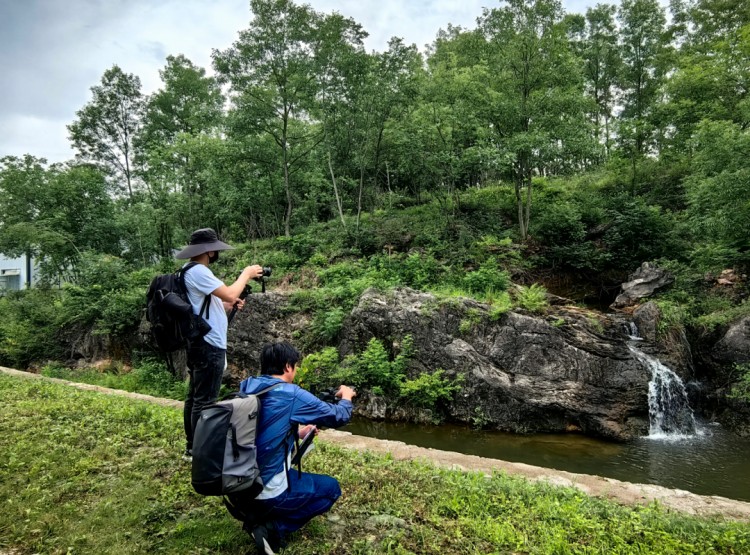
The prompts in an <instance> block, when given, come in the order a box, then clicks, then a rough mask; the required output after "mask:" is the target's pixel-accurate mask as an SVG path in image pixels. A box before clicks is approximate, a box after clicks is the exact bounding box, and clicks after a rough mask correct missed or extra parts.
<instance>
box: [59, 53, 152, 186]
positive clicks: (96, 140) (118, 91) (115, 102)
mask: <svg viewBox="0 0 750 555" xmlns="http://www.w3.org/2000/svg"><path fill="white" fill-rule="evenodd" d="M91 92H92V93H93V98H92V99H91V101H89V102H88V103H87V104H86V105H85V106H84V107H83V108H81V109H80V110H79V111H78V112H76V116H77V119H76V120H75V121H74V122H73V123H72V124H70V125H69V126H68V131H69V133H70V135H69V137H70V140H71V142H72V144H73V147H74V148H75V149H76V150H77V151H78V157H79V158H80V159H82V160H83V161H88V162H93V163H95V164H97V165H98V166H100V167H101V168H102V169H104V170H105V171H106V172H107V173H108V174H109V175H110V176H112V177H113V178H115V179H117V180H120V179H122V180H124V188H125V189H126V190H127V193H128V197H129V198H131V199H132V197H133V189H134V177H135V173H134V164H133V159H134V154H135V153H134V149H133V140H134V138H135V136H136V135H137V134H138V131H139V129H140V126H141V121H142V118H143V109H144V99H143V95H142V94H141V80H140V79H139V78H138V77H136V76H135V75H133V74H131V73H125V72H123V71H122V69H120V68H119V66H117V65H114V66H112V67H111V68H110V69H108V70H107V71H105V72H104V75H103V76H102V80H101V84H100V85H96V86H93V87H91Z"/></svg>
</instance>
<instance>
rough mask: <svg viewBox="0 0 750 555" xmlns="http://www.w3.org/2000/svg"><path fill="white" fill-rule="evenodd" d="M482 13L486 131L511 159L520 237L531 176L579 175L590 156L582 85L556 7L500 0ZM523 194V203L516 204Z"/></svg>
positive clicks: (541, 0) (539, 1) (547, 1)
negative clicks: (489, 97)
mask: <svg viewBox="0 0 750 555" xmlns="http://www.w3.org/2000/svg"><path fill="white" fill-rule="evenodd" d="M506 4H507V5H506V6H505V7H502V8H497V9H493V10H485V11H484V14H483V16H482V18H481V19H480V28H481V29H482V30H483V32H484V33H485V36H486V37H487V40H488V41H489V43H490V49H491V52H490V56H489V71H490V73H492V74H494V75H496V77H495V80H494V83H493V87H492V88H493V105H494V107H493V111H492V112H493V113H492V114H491V125H492V129H493V130H494V131H495V133H496V141H497V143H496V144H497V145H498V147H499V148H501V149H503V150H504V151H505V152H506V153H507V154H508V156H509V158H510V159H511V160H512V166H511V175H512V178H513V182H514V185H515V194H516V204H517V210H518V224H519V232H520V236H521V239H522V240H524V241H525V240H526V238H527V236H528V229H529V220H530V217H531V203H532V176H533V175H534V173H535V172H545V173H546V172H550V173H560V172H564V171H571V170H574V169H581V168H582V167H584V166H585V163H586V162H587V160H590V157H591V155H592V153H593V151H592V149H591V147H590V137H591V133H589V131H588V124H587V122H586V118H585V113H586V110H587V105H586V100H585V97H584V95H583V81H582V78H581V75H580V72H579V71H578V68H577V63H576V61H577V60H576V57H575V56H574V55H573V53H572V52H571V49H570V45H569V44H568V40H567V37H566V34H565V28H564V26H563V25H562V18H563V10H562V7H561V5H560V2H558V1H557V0H535V1H533V2H528V1H526V0H508V1H507V2H506ZM524 194H525V198H524Z"/></svg>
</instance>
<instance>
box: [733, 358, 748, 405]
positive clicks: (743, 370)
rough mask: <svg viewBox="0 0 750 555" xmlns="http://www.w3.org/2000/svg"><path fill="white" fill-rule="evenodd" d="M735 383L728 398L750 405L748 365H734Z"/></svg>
mask: <svg viewBox="0 0 750 555" xmlns="http://www.w3.org/2000/svg"><path fill="white" fill-rule="evenodd" d="M734 371H735V372H736V374H737V381H736V383H735V384H734V385H733V386H732V390H731V392H730V394H729V397H730V398H732V399H738V400H741V401H745V402H747V403H750V364H735V365H734Z"/></svg>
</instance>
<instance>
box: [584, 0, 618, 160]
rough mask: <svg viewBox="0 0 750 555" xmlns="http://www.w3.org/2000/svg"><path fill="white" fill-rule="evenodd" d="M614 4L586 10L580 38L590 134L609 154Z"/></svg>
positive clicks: (615, 59) (615, 69)
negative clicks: (589, 100) (590, 112)
mask: <svg viewBox="0 0 750 555" xmlns="http://www.w3.org/2000/svg"><path fill="white" fill-rule="evenodd" d="M615 10H616V8H615V6H612V5H609V4H597V5H596V7H594V8H589V9H588V10H586V28H585V29H586V30H585V38H584V41H583V48H582V52H581V54H582V57H583V59H584V62H585V63H584V69H583V74H584V78H585V79H586V88H587V92H588V94H590V95H591V97H592V98H593V99H594V102H595V103H596V111H595V112H594V134H595V136H596V138H597V140H599V141H601V142H602V143H603V144H604V147H605V150H606V153H607V155H608V156H609V153H610V147H611V141H610V139H611V129H610V120H611V119H612V110H613V109H614V106H615V89H616V84H617V76H618V73H619V71H620V65H621V63H622V62H621V59H620V51H619V48H618V45H617V30H616V27H615V21H614V16H615Z"/></svg>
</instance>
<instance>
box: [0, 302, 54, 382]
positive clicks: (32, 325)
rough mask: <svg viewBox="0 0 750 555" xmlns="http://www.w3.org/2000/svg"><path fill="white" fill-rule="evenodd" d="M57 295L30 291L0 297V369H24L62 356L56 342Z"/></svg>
mask: <svg viewBox="0 0 750 555" xmlns="http://www.w3.org/2000/svg"><path fill="white" fill-rule="evenodd" d="M58 298H59V293H58V292H57V291H53V290H43V289H32V290H30V291H21V292H18V293H14V294H11V295H7V296H5V297H0V314H2V315H3V317H2V318H0V365H6V366H11V367H15V368H25V367H26V366H28V365H29V364H30V363H31V362H33V361H40V360H49V359H56V358H59V357H61V356H63V348H62V345H61V344H60V342H59V341H58V327H57V325H56V324H57V318H58V311H57V305H58V301H57V299H58Z"/></svg>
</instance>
